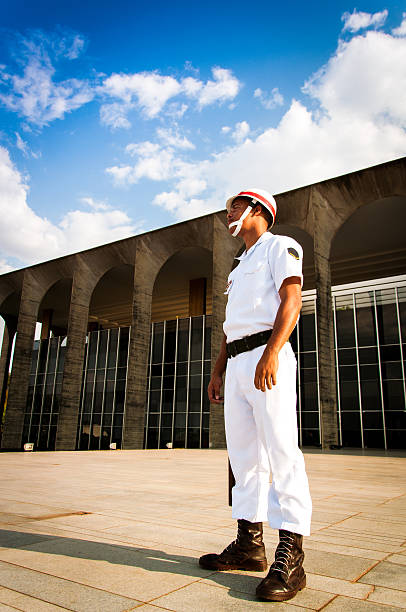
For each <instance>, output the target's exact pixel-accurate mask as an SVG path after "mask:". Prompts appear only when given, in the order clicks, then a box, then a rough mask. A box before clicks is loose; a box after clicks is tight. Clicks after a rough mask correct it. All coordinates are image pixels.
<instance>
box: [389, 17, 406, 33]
mask: <svg viewBox="0 0 406 612" xmlns="http://www.w3.org/2000/svg"><path fill="white" fill-rule="evenodd" d="M402 17H403V19H402V23H401V24H400V26H399V27H398V28H394V29H393V30H392V34H394V35H395V36H406V13H403V15H402Z"/></svg>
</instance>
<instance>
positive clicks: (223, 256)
mask: <svg viewBox="0 0 406 612" xmlns="http://www.w3.org/2000/svg"><path fill="white" fill-rule="evenodd" d="M239 244H240V243H239V241H237V240H236V239H235V238H232V236H230V234H229V233H228V231H227V226H226V224H225V217H224V223H223V221H222V220H221V217H219V216H217V215H215V216H213V289H212V291H213V308H212V311H213V312H212V329H211V362H212V367H213V366H214V364H215V362H216V359H217V356H218V354H219V350H220V345H221V342H222V340H223V335H224V332H223V323H224V316H225V309H226V304H227V296H226V295H224V291H225V289H226V285H227V277H228V275H229V274H230V272H231V268H232V265H233V262H234V256H235V253H236V252H237V250H238V246H239ZM209 440H210V448H225V447H226V438H225V431H224V408H223V406H222V405H220V404H211V406H210V432H209Z"/></svg>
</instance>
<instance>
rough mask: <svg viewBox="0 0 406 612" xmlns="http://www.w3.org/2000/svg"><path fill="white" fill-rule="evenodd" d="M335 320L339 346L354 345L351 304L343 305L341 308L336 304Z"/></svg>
mask: <svg viewBox="0 0 406 612" xmlns="http://www.w3.org/2000/svg"><path fill="white" fill-rule="evenodd" d="M336 321H337V339H338V346H339V347H340V348H344V347H351V346H355V334H354V310H353V308H352V305H351V306H349V305H346V306H343V307H342V309H341V308H339V307H338V306H337V309H336Z"/></svg>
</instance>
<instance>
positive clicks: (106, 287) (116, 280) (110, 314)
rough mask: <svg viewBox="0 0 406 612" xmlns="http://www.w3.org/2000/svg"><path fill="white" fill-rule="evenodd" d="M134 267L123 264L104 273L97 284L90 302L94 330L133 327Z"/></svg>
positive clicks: (91, 324)
mask: <svg viewBox="0 0 406 612" xmlns="http://www.w3.org/2000/svg"><path fill="white" fill-rule="evenodd" d="M133 286H134V265H133V264H129V263H122V264H120V265H118V266H117V265H116V266H113V267H111V268H109V269H108V270H107V271H105V272H104V274H103V275H102V276H100V277H99V280H98V281H97V283H96V284H95V286H94V288H93V291H92V293H91V296H90V302H89V326H90V327H91V328H92V329H108V328H111V327H120V326H129V325H131V312H132V296H133Z"/></svg>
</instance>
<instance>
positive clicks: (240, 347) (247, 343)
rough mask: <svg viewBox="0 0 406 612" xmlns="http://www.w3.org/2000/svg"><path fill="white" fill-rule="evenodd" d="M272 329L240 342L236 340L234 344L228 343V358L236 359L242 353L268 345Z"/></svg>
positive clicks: (247, 337) (242, 339) (246, 337)
mask: <svg viewBox="0 0 406 612" xmlns="http://www.w3.org/2000/svg"><path fill="white" fill-rule="evenodd" d="M271 334H272V329H266V330H265V331H261V332H258V333H257V334H252V335H251V336H245V337H244V338H241V339H240V340H234V342H228V343H227V344H226V349H227V357H228V358H229V359H230V357H236V356H237V355H239V354H240V353H245V352H246V351H252V349H254V348H257V347H258V346H262V345H263V344H266V343H267V342H268V340H269V338H270V337H271Z"/></svg>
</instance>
